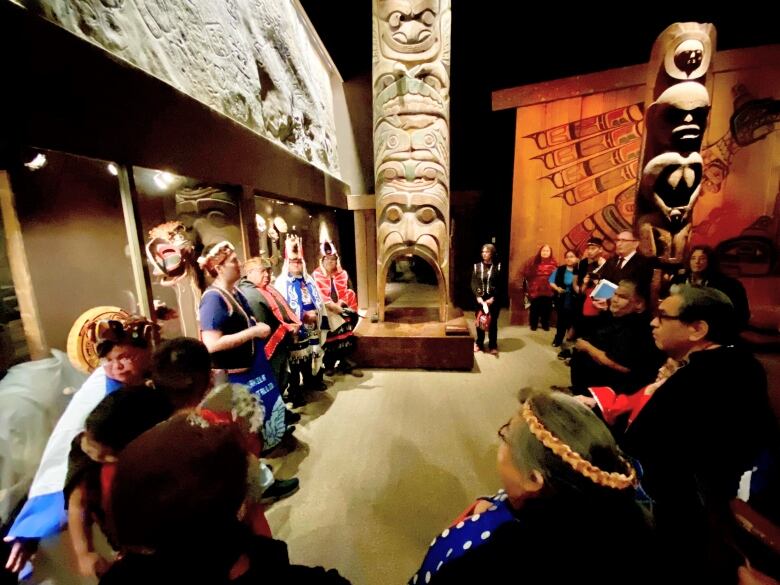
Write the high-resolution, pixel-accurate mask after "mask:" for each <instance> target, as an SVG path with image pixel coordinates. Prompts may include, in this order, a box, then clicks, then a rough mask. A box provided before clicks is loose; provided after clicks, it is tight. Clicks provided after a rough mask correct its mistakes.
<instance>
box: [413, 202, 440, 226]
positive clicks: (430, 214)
mask: <svg viewBox="0 0 780 585" xmlns="http://www.w3.org/2000/svg"><path fill="white" fill-rule="evenodd" d="M415 215H416V216H417V220H418V221H419V222H420V223H431V222H432V221H433V220H434V219H436V210H435V209H434V208H433V207H427V206H426V207H421V208H420V209H418V210H417V213H416V214H415Z"/></svg>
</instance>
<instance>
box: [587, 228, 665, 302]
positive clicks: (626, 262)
mask: <svg viewBox="0 0 780 585" xmlns="http://www.w3.org/2000/svg"><path fill="white" fill-rule="evenodd" d="M637 248H639V238H638V237H637V236H636V235H635V234H634V233H633V232H631V231H628V230H626V231H623V232H620V233H619V234H618V235H617V238H616V239H615V252H616V253H615V255H614V256H613V257H612V258H610V259H609V260H607V262H606V263H605V264H604V266H602V267H601V270H599V277H600V278H606V279H607V280H609V281H610V282H613V283H615V284H618V283H619V282H620V281H621V280H630V281H632V282H635V283H637V286H638V287H639V290H640V291H641V292H642V294H643V295H645V296H646V297H647V292H648V291H649V290H650V280H651V279H652V277H653V267H652V263H651V261H650V259H649V258H647V257H645V256H642V254H640V253H639V251H638V250H637Z"/></svg>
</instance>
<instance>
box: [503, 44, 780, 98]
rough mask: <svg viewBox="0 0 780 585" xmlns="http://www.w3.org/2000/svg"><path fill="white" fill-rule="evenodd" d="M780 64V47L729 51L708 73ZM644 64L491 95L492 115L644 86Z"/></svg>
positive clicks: (720, 54)
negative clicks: (556, 101)
mask: <svg viewBox="0 0 780 585" xmlns="http://www.w3.org/2000/svg"><path fill="white" fill-rule="evenodd" d="M778 62H780V45H765V46H763V47H749V48H746V49H732V50H730V51H719V52H717V53H715V57H714V59H713V64H712V65H711V66H710V72H711V73H724V72H726V71H733V70H743V69H751V68H755V67H763V66H765V65H767V64H771V63H778ZM646 69H647V64H644V63H643V64H640V65H631V66H629V67H621V68H619V69H608V70H606V71H599V72H597V73H589V74H587V75H576V76H574V77H565V78H563V79H554V80H551V81H544V82H542V83H533V84H530V85H521V86H518V87H512V88H508V89H500V90H498V91H494V92H493V94H492V100H493V111H494V112H497V111H499V110H508V109H512V108H519V107H522V106H530V105H533V104H539V103H546V102H552V101H555V100H561V99H567V98H573V97H581V96H585V95H590V94H594V93H601V92H605V91H614V90H618V89H625V88H628V87H635V86H637V85H645V82H646V75H647V74H646Z"/></svg>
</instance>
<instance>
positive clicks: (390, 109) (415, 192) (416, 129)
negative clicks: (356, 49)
mask: <svg viewBox="0 0 780 585" xmlns="http://www.w3.org/2000/svg"><path fill="white" fill-rule="evenodd" d="M373 1H374V5H373V20H374V23H373V25H374V33H373V34H374V43H373V47H374V48H373V90H374V173H375V179H376V183H375V188H376V217H377V272H378V274H377V284H378V295H377V298H378V315H379V319H380V320H381V321H384V317H385V283H386V281H387V272H388V269H389V267H390V266H391V263H392V262H393V261H394V260H395V259H396V258H398V257H399V256H402V255H408V254H412V255H415V256H417V257H419V258H422V259H424V260H425V261H427V262H428V263H429V264H430V265H431V267H432V268H433V269H434V271H435V272H436V279H437V282H438V290H439V295H438V302H439V319H440V320H441V321H444V320H446V314H447V304H448V283H449V254H450V249H449V248H450V246H449V215H450V203H449V191H450V186H449V185H450V179H449V175H450V160H449V159H450V146H449V88H450V75H449V66H450V14H451V13H450V1H449V0H373Z"/></svg>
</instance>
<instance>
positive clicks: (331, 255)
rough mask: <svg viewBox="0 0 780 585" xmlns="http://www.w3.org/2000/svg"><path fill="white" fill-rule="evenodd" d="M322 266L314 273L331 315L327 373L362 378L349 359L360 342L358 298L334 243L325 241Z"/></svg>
mask: <svg viewBox="0 0 780 585" xmlns="http://www.w3.org/2000/svg"><path fill="white" fill-rule="evenodd" d="M320 249H321V252H322V257H321V258H320V265H319V266H318V267H317V268H315V269H314V272H312V273H311V275H312V277H313V278H314V282H316V283H317V288H319V290H320V296H321V297H322V301H323V304H324V305H325V310H326V311H327V313H328V326H329V330H328V335H327V337H326V338H325V343H324V344H323V345H324V350H325V357H324V361H323V363H324V365H325V373H326V374H328V375H329V376H332V375H333V374H334V373H335V372H336V366H338V370H339V371H340V372H341V373H343V374H352V375H353V376H355V377H358V378H360V377H361V376H363V372H361V371H360V370H358V369H355V365H356V364H355V362H353V361H352V360H350V359H349V356H350V354H352V353H354V351H355V344H356V343H357V339H356V338H355V335H354V329H355V327H357V324H358V314H357V308H358V306H357V295H355V291H353V290H352V289H351V288H350V282H349V274H348V273H347V271H346V270H344V269H343V268H342V267H341V261H340V260H339V255H338V254H337V253H336V248H335V246H333V243H332V242H323V243H322V246H321V248H320Z"/></svg>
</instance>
